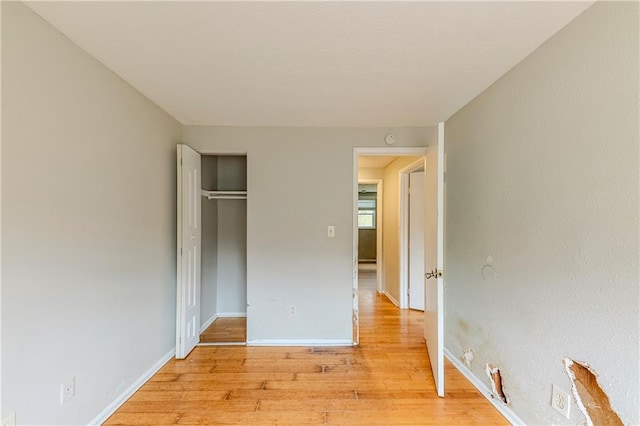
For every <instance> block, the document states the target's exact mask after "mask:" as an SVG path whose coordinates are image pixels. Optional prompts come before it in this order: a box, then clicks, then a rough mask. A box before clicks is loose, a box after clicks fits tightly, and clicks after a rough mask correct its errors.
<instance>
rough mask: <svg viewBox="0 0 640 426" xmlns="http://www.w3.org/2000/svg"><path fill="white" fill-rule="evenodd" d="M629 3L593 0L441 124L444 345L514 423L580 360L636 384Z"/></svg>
mask: <svg viewBox="0 0 640 426" xmlns="http://www.w3.org/2000/svg"><path fill="white" fill-rule="evenodd" d="M638 74H639V71H638V4H637V3H608V2H607V3H605V2H602V3H597V4H595V5H594V6H593V7H591V8H590V9H588V10H587V11H586V12H585V13H583V14H582V15H581V16H579V17H578V18H577V19H576V20H574V21H573V22H572V23H570V24H569V25H568V26H567V27H565V28H564V29H563V30H562V31H560V32H559V33H558V34H557V35H556V36H554V37H553V38H551V39H550V40H549V41H547V42H546V43H545V44H543V45H542V46H541V47H540V48H539V49H538V50H536V51H535V52H534V53H533V54H532V55H530V56H529V57H528V58H526V59H525V60H524V61H523V62H521V63H520V64H519V65H517V66H516V67H515V68H514V69H513V70H511V71H510V72H509V73H507V74H506V75H505V76H503V77H502V78H501V79H499V80H498V81H497V82H496V83H494V84H493V86H491V87H490V88H489V89H487V90H486V91H485V92H484V93H482V94H481V95H480V96H478V97H477V98H476V99H475V100H474V101H472V102H471V103H469V104H468V105H467V106H465V107H464V108H463V109H462V110H460V111H459V112H458V113H456V114H455V115H454V116H453V117H452V118H450V119H449V120H448V121H447V122H446V152H447V175H446V221H445V223H446V241H447V247H446V258H445V262H446V264H445V277H446V278H445V312H446V319H445V330H446V331H445V332H446V337H445V346H446V348H447V349H448V350H449V351H450V352H451V353H452V354H453V356H455V357H456V358H458V359H460V360H462V361H464V360H465V358H469V356H467V357H465V352H467V353H469V352H468V350H469V349H470V350H472V351H473V352H472V353H473V357H472V358H473V361H471V362H469V364H470V367H469V368H470V369H471V371H472V372H473V374H474V375H475V376H477V377H478V379H479V380H481V381H482V382H483V383H485V385H486V386H487V387H488V388H489V389H491V383H490V377H488V375H487V373H486V371H485V369H486V368H487V367H486V365H487V364H490V365H491V366H495V367H497V368H499V371H500V374H501V388H502V390H503V392H504V394H505V395H506V397H507V398H508V400H509V404H510V408H511V409H512V410H513V411H514V412H515V413H516V414H517V415H518V416H519V417H520V418H521V419H522V420H523V421H525V422H526V423H528V424H563V423H566V424H576V423H578V422H579V423H583V422H585V418H584V417H583V415H582V414H581V413H580V411H579V410H578V409H577V407H576V406H575V399H571V403H572V404H573V407H572V410H571V413H570V417H569V419H566V418H564V417H562V415H561V414H559V413H557V412H556V411H554V410H553V409H552V408H551V404H550V401H551V389H552V384H555V385H558V386H560V387H561V388H563V389H564V390H565V391H569V389H570V388H571V383H570V380H569V378H568V376H567V374H566V373H565V371H564V366H563V362H562V360H563V358H564V357H571V358H572V359H575V360H580V361H583V362H585V363H588V364H589V365H590V366H591V367H592V368H593V370H594V371H596V372H597V373H598V382H599V384H600V385H601V387H602V390H603V391H604V392H605V393H606V394H607V395H608V397H609V399H610V402H611V405H612V408H613V409H614V410H615V411H616V412H617V413H618V415H619V416H620V418H621V419H622V421H623V422H624V423H625V424H637V423H639V422H640V418H639V417H638V412H639V406H638V401H639V399H640V398H639V391H638V383H639V376H638V368H637V366H638V360H639V356H638V341H639V335H638V334H639V332H638V322H639V317H638V315H639V311H640V307H639V303H638V300H639V294H638V282H639V277H638V266H639V265H638V257H639V251H638V233H639V232H638V231H639V225H638V222H639V221H638V219H639V218H638V114H639V109H638V89H639V88H638Z"/></svg>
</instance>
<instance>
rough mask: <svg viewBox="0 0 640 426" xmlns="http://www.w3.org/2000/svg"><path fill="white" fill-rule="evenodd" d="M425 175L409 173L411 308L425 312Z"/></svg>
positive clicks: (422, 173)
mask: <svg viewBox="0 0 640 426" xmlns="http://www.w3.org/2000/svg"><path fill="white" fill-rule="evenodd" d="M424 187H425V173H424V172H413V173H409V308H411V309H417V310H420V311H424V286H425V282H424V259H425V254H424V249H425V244H424V242H425V218H424V201H425V194H424Z"/></svg>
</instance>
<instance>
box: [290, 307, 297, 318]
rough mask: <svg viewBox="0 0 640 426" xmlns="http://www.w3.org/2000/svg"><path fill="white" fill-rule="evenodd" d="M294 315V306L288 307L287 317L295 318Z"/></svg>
mask: <svg viewBox="0 0 640 426" xmlns="http://www.w3.org/2000/svg"><path fill="white" fill-rule="evenodd" d="M295 314H296V305H291V306H289V316H290V317H292V316H295Z"/></svg>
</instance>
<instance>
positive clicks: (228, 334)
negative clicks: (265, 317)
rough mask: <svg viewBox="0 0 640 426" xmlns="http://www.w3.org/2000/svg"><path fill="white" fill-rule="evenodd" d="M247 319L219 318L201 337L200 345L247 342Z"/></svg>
mask: <svg viewBox="0 0 640 426" xmlns="http://www.w3.org/2000/svg"><path fill="white" fill-rule="evenodd" d="M246 336H247V319H246V318H218V319H216V320H215V321H214V322H213V323H212V324H211V325H210V326H209V327H207V329H206V330H205V331H203V332H202V334H201V335H200V343H232V342H246V341H247V337H246Z"/></svg>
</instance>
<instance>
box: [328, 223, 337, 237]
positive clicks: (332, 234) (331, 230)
mask: <svg viewBox="0 0 640 426" xmlns="http://www.w3.org/2000/svg"><path fill="white" fill-rule="evenodd" d="M335 236H336V227H335V226H333V225H329V226H327V237H328V238H334V237H335Z"/></svg>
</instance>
